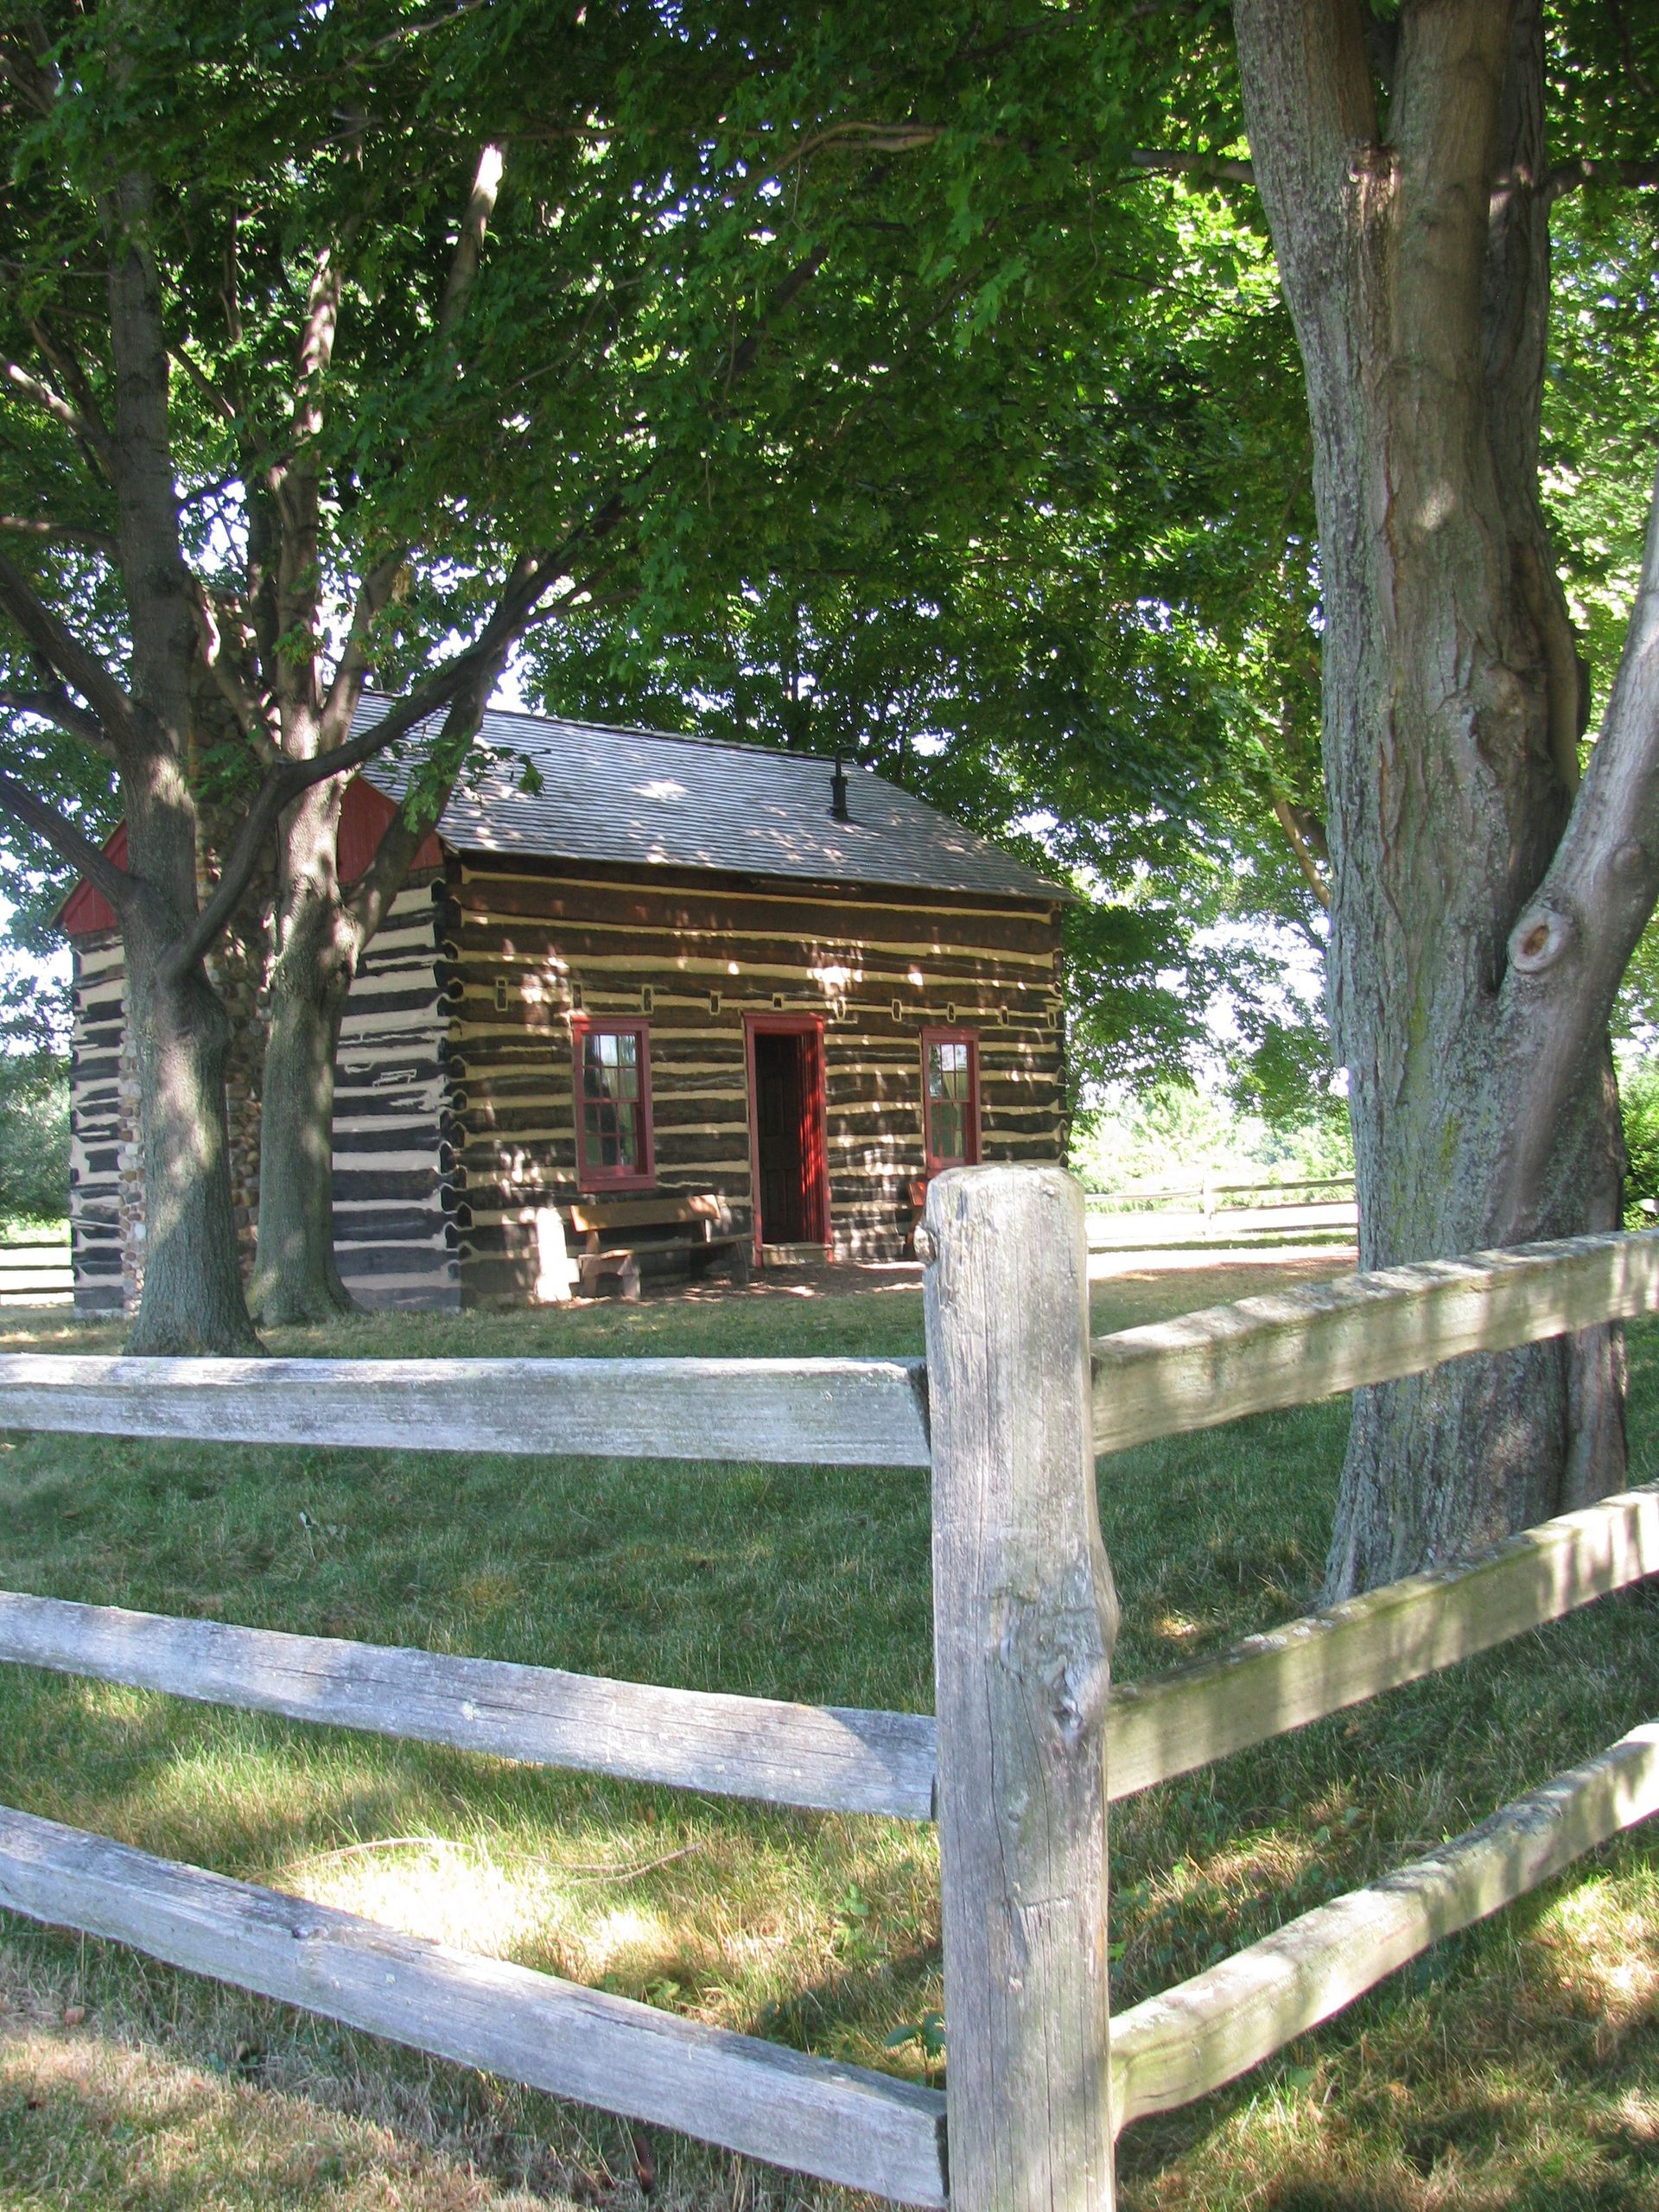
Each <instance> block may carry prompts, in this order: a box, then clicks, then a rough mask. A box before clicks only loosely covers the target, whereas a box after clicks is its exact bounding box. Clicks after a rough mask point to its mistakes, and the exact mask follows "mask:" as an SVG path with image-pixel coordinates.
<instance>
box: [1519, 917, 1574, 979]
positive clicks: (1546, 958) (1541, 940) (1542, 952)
mask: <svg viewBox="0 0 1659 2212" xmlns="http://www.w3.org/2000/svg"><path fill="white" fill-rule="evenodd" d="M1578 935H1579V925H1578V920H1577V918H1576V917H1575V916H1573V914H1570V913H1568V912H1567V910H1566V908H1565V907H1561V906H1544V905H1542V904H1540V905H1537V906H1529V907H1528V909H1527V911H1526V912H1525V913H1524V914H1522V917H1521V918H1520V920H1519V921H1518V922H1517V923H1516V925H1515V927H1514V928H1513V929H1512V930H1511V931H1510V967H1511V968H1513V969H1516V972H1517V973H1518V974H1520V975H1522V976H1541V975H1543V974H1544V973H1545V972H1546V970H1547V969H1551V968H1553V967H1554V965H1555V963H1557V961H1559V960H1560V958H1561V957H1562V955H1563V954H1564V953H1566V952H1568V951H1570V950H1571V949H1572V948H1573V945H1574V944H1576V943H1577V941H1578Z"/></svg>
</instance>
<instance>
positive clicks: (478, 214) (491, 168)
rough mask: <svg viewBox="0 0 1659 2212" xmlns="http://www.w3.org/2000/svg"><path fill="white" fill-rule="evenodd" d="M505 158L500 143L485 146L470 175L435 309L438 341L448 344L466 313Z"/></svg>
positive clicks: (498, 189)
mask: <svg viewBox="0 0 1659 2212" xmlns="http://www.w3.org/2000/svg"><path fill="white" fill-rule="evenodd" d="M504 166H505V156H504V155H503V153H502V150H501V149H500V147H499V146H486V147H485V149H484V150H483V152H482V153H481V154H480V156H479V157H478V167H477V168H476V170H475V171H474V175H473V189H472V192H471V194H470V196H469V197H468V199H467V212H466V213H465V214H464V215H463V216H462V217H461V235H460V237H459V238H457V239H456V240H455V251H454V259H453V260H452V261H451V262H450V264H449V275H448V279H447V280H446V282H445V284H444V287H443V299H442V304H441V305H440V307H439V308H438V343H439V345H440V346H447V345H448V342H449V340H450V339H451V338H453V337H454V332H455V326H456V324H457V323H458V322H459V321H461V316H462V315H463V314H464V313H465V312H466V308H467V301H468V300H469V299H470V298H471V296H472V291H473V286H474V283H476V281H477V278H478V266H479V263H480V260H481V259H482V257H483V253H484V232H485V228H486V225H487V224H488V222H489V219H490V217H491V216H492V215H493V213H494V212H495V202H496V196H497V194H499V192H500V189H501V173H502V169H503V168H504Z"/></svg>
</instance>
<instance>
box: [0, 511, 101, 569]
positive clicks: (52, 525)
mask: <svg viewBox="0 0 1659 2212" xmlns="http://www.w3.org/2000/svg"><path fill="white" fill-rule="evenodd" d="M0 530H3V531H10V533H11V534H12V535H13V536H14V537H35V538H39V539H40V541H41V543H42V544H46V545H90V546H91V547H92V550H93V551H94V552H97V553H102V554H104V555H105V556H106V557H107V558H108V559H110V560H113V559H114V558H115V540H114V539H113V538H112V537H106V536H105V533H104V532H103V531H100V530H77V529H76V528H75V526H74V524H73V523H67V522H52V521H50V520H48V518H46V517H45V516H41V515H35V516H30V515H0Z"/></svg>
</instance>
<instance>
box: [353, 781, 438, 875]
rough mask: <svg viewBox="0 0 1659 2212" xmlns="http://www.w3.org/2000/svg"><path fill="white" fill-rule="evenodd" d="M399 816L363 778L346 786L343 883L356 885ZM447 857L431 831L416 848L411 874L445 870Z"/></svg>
mask: <svg viewBox="0 0 1659 2212" xmlns="http://www.w3.org/2000/svg"><path fill="white" fill-rule="evenodd" d="M396 812H397V809H396V808H395V807H394V806H393V804H392V803H391V800H390V799H389V798H387V797H386V795H385V792H384V791H376V789H375V788H374V785H372V784H365V782H364V780H363V779H362V777H361V776H353V779H352V780H351V782H350V783H349V784H347V785H346V798H345V802H344V804H342V805H341V807H340V847H339V852H340V881H341V882H342V883H355V882H356V881H357V879H358V877H359V875H361V874H362V873H363V871H364V869H365V868H367V866H368V865H369V862H370V861H372V859H373V858H374V855H375V849H376V847H377V846H378V844H379V842H380V840H381V838H382V837H383V836H385V831H386V826H387V824H388V823H390V822H391V818H392V816H393V815H394V814H395V813H396ZM442 866H443V855H442V853H441V852H440V851H439V849H438V841H437V839H436V837H435V836H433V834H432V832H431V831H430V830H429V831H428V832H427V834H426V836H424V837H423V838H422V840H421V842H420V844H419V846H418V847H417V848H416V854H415V857H414V859H413V860H412V861H410V864H409V868H410V874H411V875H412V874H415V873H416V870H418V869H420V868H442Z"/></svg>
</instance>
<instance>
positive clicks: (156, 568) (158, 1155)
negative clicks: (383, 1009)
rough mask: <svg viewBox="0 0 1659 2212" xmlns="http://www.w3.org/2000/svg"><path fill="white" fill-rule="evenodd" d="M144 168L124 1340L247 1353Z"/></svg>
mask: <svg viewBox="0 0 1659 2212" xmlns="http://www.w3.org/2000/svg"><path fill="white" fill-rule="evenodd" d="M152 204H153V195H152V193H151V188H150V185H149V180H148V179H147V178H145V177H142V176H124V177H122V178H121V179H119V180H118V183H117V185H116V187H115V189H114V192H113V194H112V196H111V201H110V203H109V214H110V218H111V261H110V276H109V295H110V337H111V353H112V358H113V359H114V363H115V367H116V377H115V389H114V399H115V416H114V426H113V446H112V451H113V454H114V457H115V465H114V477H115V485H116V490H117V494H118V498H117V507H118V518H119V549H120V567H121V575H122V581H123V585H124V591H125V595H126V601H127V613H128V619H129V621H130V632H131V702H130V708H128V709H125V710H124V712H122V713H121V714H120V715H118V728H120V730H121V733H122V742H121V744H120V745H119V747H118V753H119V755H120V767H121V783H122V796H123V798H124V801H125V804H126V817H127V858H128V865H129V868H130V873H131V874H132V876H133V878H134V879H135V886H136V887H135V888H134V890H133V891H132V893H130V896H129V898H128V899H127V901H126V903H125V905H124V908H123V911H122V938H123V942H124V947H125V951H126V962H127V993H128V998H127V1019H128V1021H129V1023H130V1027H131V1032H132V1038H133V1044H134V1050H135V1053H136V1056H137V1065H138V1089H139V1123H140V1129H141V1140H142V1149H143V1168H144V1274H143V1291H142V1293H141V1294H140V1298H139V1306H138V1314H137V1319H136V1321H135V1322H134V1324H133V1327H132V1330H131V1332H130V1336H129V1338H128V1342H127V1349H128V1351H133V1352H154V1353H193V1352H204V1353H238V1352H242V1353H245V1352H257V1351H258V1350H259V1349H260V1346H259V1342H258V1339H257V1337H256V1336H255V1334H254V1332H253V1325H252V1323H251V1321H250V1319H249V1318H248V1310H247V1306H246V1304H245V1301H244V1300H243V1296H242V1278H241V1271H240V1268H239V1266H238V1259H237V1249H236V1223H235V1217H234V1213H233V1210H232V1198H231V1179H230V1169H229V1160H228V1152H229V1146H228V1139H227V1133H226V1113H225V1069H226V1058H227V1054H228V1051H229V1045H230V1033H229V1024H228V1022H227V1021H226V1015H225V1009H224V1007H223V1006H222V1004H221V1003H220V1001H219V997H218V995H217V994H216V993H215V992H214V990H213V986H212V985H211V983H210V982H208V980H207V975H206V972H205V970H204V969H203V967H202V963H201V960H200V957H196V958H185V957H181V952H180V946H181V940H182V937H183V933H184V931H185V930H186V928H187V926H188V923H189V922H190V921H191V920H193V919H194V916H195V913H196V910H197V908H196V901H197V894H198V886H197V882H196V862H197V853H198V842H197V840H198V822H197V814H196V805H195V799H194V794H193V792H192V791H191V788H190V779H189V774H188V761H189V756H190V728H191V682H192V673H193V671H194V666H195V656H196V643H195V620H194V614H193V613H192V610H191V592H190V582H189V575H188V570H187V569H186V568H185V565H184V560H183V556H182V554H181V550H180V540H179V524H178V493H177V488H176V485H175V480H174V471H173V459H172V452H171V448H170V444H169V440H168V348H167V342H166V335H165V330H164V326H163V319H162V290H161V281H160V277H159V276H158V274H157V271H156V265H155V262H154V259H153V257H152V256H151V253H150V249H149V216H150V211H151V207H152Z"/></svg>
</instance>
